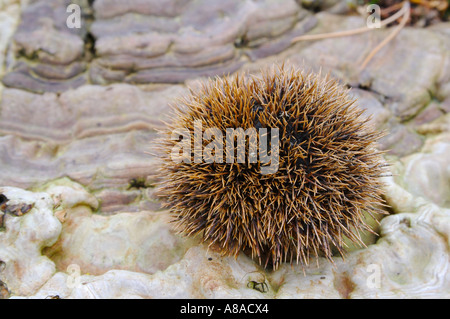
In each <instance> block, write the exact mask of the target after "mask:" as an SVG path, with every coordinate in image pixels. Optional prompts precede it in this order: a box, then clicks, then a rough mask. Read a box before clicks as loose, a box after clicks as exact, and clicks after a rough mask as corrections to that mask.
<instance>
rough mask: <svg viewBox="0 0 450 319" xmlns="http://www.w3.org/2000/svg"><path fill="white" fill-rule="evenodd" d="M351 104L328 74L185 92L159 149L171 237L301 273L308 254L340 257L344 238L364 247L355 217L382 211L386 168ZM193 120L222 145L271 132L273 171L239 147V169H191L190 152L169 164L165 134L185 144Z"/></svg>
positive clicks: (287, 73)
mask: <svg viewBox="0 0 450 319" xmlns="http://www.w3.org/2000/svg"><path fill="white" fill-rule="evenodd" d="M355 102H356V101H355V100H354V99H353V98H351V97H350V96H349V94H348V90H347V89H345V88H344V87H342V86H341V85H339V84H338V83H337V82H336V81H334V80H332V79H330V78H329V77H328V76H327V77H322V76H321V75H318V74H314V73H310V72H304V71H299V70H296V69H294V68H292V69H286V68H285V67H280V68H273V69H268V70H265V71H263V72H262V76H261V77H245V76H243V75H236V76H233V77H225V78H216V79H214V80H211V81H210V82H208V83H207V84H205V85H203V87H202V88H201V89H199V90H196V91H191V93H190V95H189V96H187V97H185V98H184V99H183V100H181V101H179V103H178V104H176V105H174V107H175V110H176V111H175V115H174V117H173V121H172V123H171V124H170V125H169V127H168V129H167V131H166V132H165V135H164V137H163V140H162V143H161V149H162V151H163V154H164V156H163V159H164V160H163V163H162V165H161V178H162V182H161V185H162V188H161V191H162V195H163V196H164V200H165V205H166V206H167V207H168V208H169V209H170V211H171V212H172V214H173V221H174V223H175V224H176V225H177V227H178V229H179V231H180V232H181V233H182V234H185V235H197V234H201V236H202V239H203V241H205V242H207V243H209V244H210V245H215V246H216V247H219V249H220V250H221V251H222V252H223V254H225V255H235V256H236V255H237V254H238V253H239V252H240V251H247V252H250V253H251V255H252V257H254V258H256V259H257V260H258V261H259V263H260V264H262V265H265V266H267V265H268V264H269V265H272V266H273V267H274V268H277V267H278V266H279V264H280V263H281V262H297V263H299V262H300V263H301V264H303V265H307V264H308V261H309V259H310V257H311V256H319V255H323V256H325V257H327V258H328V259H330V260H331V257H332V248H333V247H336V248H337V250H338V251H339V252H340V254H344V251H345V249H344V248H345V244H344V237H347V238H349V239H350V240H352V241H354V242H359V243H361V244H363V243H362V242H361V239H360V236H359V232H360V231H371V229H370V227H369V226H368V225H367V224H366V223H365V222H364V221H363V213H364V212H367V213H368V214H370V215H371V216H372V215H373V214H376V213H381V212H382V210H381V209H380V207H381V206H383V201H382V198H381V194H382V183H381V181H380V179H379V177H380V175H382V173H383V172H385V166H386V165H385V163H384V161H383V158H382V156H381V152H379V151H377V149H376V141H377V140H378V139H379V138H380V137H381V136H382V134H383V133H381V132H378V131H376V130H375V129H374V128H373V127H372V126H371V125H369V119H368V117H366V116H364V115H363V111H362V110H361V109H359V108H358V107H357V106H356V105H355ZM196 120H201V123H202V128H203V133H204V131H205V129H206V128H209V127H217V128H219V129H220V130H221V132H222V133H223V136H224V139H225V135H226V129H227V128H243V129H244V130H246V129H248V128H251V127H253V128H268V129H269V128H278V129H279V138H280V142H279V169H278V171H277V172H276V173H274V174H269V175H262V174H261V166H262V165H263V164H262V163H261V161H260V157H258V161H257V163H250V162H249V160H248V159H249V150H248V147H246V150H245V152H246V153H245V161H246V162H245V163H243V164H239V163H237V161H236V160H237V159H236V160H235V162H234V163H226V160H225V158H224V160H223V163H217V162H215V163H209V164H208V163H205V162H203V163H194V161H193V158H194V152H193V151H192V153H191V157H192V158H191V159H192V161H191V163H184V162H181V163H178V164H177V163H175V162H174V161H173V160H172V159H171V156H170V152H171V150H172V149H173V147H174V146H175V145H176V144H177V143H178V140H172V139H171V134H172V132H173V131H174V130H175V129H179V128H187V129H189V131H190V132H191V134H192V136H193V134H194V122H195V121H196ZM209 142H210V141H204V144H203V146H205V145H206V144H207V143H209ZM224 144H225V141H224ZM247 146H248V144H247ZM224 149H225V148H224ZM269 149H270V148H269ZM192 150H194V144H193V143H192ZM225 156H226V154H224V157H225Z"/></svg>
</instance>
